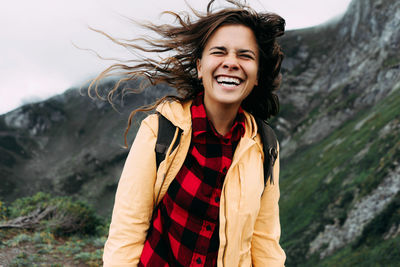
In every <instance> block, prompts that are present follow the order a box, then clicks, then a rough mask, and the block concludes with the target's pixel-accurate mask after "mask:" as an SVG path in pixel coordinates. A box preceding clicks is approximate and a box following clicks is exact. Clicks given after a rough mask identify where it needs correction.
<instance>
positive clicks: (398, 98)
mask: <svg viewBox="0 0 400 267" xmlns="http://www.w3.org/2000/svg"><path fill="white" fill-rule="evenodd" d="M349 97H352V96H349ZM399 113H400V88H397V90H394V91H393V92H392V93H391V94H390V95H389V96H387V97H386V98H385V99H384V100H383V101H381V102H380V103H379V104H377V105H376V106H374V107H371V108H369V109H365V110H363V111H361V112H359V113H358V114H356V115H355V116H354V118H352V119H351V120H348V121H347V122H346V123H344V124H343V125H342V126H341V127H340V128H338V129H337V130H335V131H334V132H333V133H332V134H331V135H330V136H328V137H327V138H325V139H324V140H322V141H320V142H318V143H316V144H313V145H311V146H307V147H303V148H301V149H299V150H298V151H296V153H295V154H294V155H292V156H291V157H289V158H288V159H286V160H284V161H283V162H282V172H281V177H282V178H281V202H280V207H281V221H282V233H283V234H282V242H283V246H284V248H285V249H286V251H287V252H288V262H287V264H288V266H295V265H299V264H301V263H303V264H304V262H307V259H306V256H307V255H308V251H309V245H310V242H311V241H312V240H313V239H314V238H315V237H316V235H317V234H318V233H319V232H321V231H322V230H323V228H324V226H325V225H327V224H334V223H335V222H336V220H339V223H340V224H343V223H344V221H345V220H346V218H347V214H348V211H349V209H350V208H352V207H353V205H354V203H355V202H356V201H357V200H359V199H361V198H362V197H364V196H366V195H368V194H369V193H370V192H371V191H372V190H373V189H374V188H376V187H377V186H378V185H379V184H380V183H381V181H382V180H383V179H384V178H385V177H386V176H387V174H388V172H389V171H390V170H392V169H393V168H394V167H395V165H396V164H398V163H396V161H395V159H399V158H400V140H399V138H398V137H399V136H400V127H399V125H400V122H399V118H398V114H399ZM398 197H399V196H397V197H396V199H398ZM396 199H395V201H396ZM394 220H395V222H393V223H397V224H399V223H400V219H399V217H394ZM386 230H387V229H386ZM364 235H366V234H364ZM374 238H375V239H379V240H377V242H378V241H379V244H380V246H368V245H365V246H364V245H363V246H358V247H352V246H347V247H346V248H345V249H344V250H343V251H341V252H339V254H340V255H341V254H343V255H346V257H347V260H348V262H352V260H353V258H352V257H354V259H356V258H357V257H360V256H359V254H358V253H357V252H363V253H365V252H366V251H368V253H369V254H368V255H375V254H374V252H376V251H375V249H376V250H379V249H384V248H385V247H386V245H388V244H392V243H393V242H394V243H397V247H399V245H400V244H399V241H400V240H399V238H398V237H397V238H394V239H389V240H386V241H385V242H383V240H382V239H383V237H382V235H378V236H375V237H374ZM381 243H382V244H381ZM339 254H338V255H339ZM378 254H379V253H377V255H378ZM330 259H331V260H329V259H326V260H324V261H322V262H321V264H323V265H321V266H337V265H335V261H334V260H333V259H334V258H330ZM392 260H393V261H392V263H395V262H398V258H396V257H394V258H393V259H392ZM312 262H313V265H308V266H315V263H316V261H315V256H314V257H313V260H312ZM307 264H309V263H306V265H307ZM329 264H332V265H329Z"/></svg>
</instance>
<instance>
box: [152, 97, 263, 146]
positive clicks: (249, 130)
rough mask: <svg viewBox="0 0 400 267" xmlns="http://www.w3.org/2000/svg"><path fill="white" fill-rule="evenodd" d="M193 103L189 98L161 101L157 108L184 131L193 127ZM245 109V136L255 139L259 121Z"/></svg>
mask: <svg viewBox="0 0 400 267" xmlns="http://www.w3.org/2000/svg"><path fill="white" fill-rule="evenodd" d="M191 105H192V100H188V101H186V102H184V103H182V104H181V103H180V102H178V101H165V102H163V103H161V104H160V105H159V106H158V107H157V108H156V110H157V111H158V112H159V113H161V114H162V115H163V116H164V117H165V118H167V119H168V120H169V121H171V123H172V124H173V125H175V126H177V127H179V128H181V129H182V130H183V131H184V132H186V131H188V130H190V128H191V127H192V119H191V113H190V106H191ZM243 111H244V115H245V129H246V131H245V133H244V136H243V138H250V139H254V138H255V137H256V135H257V123H256V121H255V119H254V117H253V116H252V115H251V114H250V113H248V112H246V111H245V110H243Z"/></svg>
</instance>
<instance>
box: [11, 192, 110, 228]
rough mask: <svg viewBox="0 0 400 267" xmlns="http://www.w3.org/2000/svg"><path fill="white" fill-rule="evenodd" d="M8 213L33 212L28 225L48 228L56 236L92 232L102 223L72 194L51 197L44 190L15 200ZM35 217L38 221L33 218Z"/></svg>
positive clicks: (14, 216) (24, 213)
mask: <svg viewBox="0 0 400 267" xmlns="http://www.w3.org/2000/svg"><path fill="white" fill-rule="evenodd" d="M44 211H47V212H46V213H44ZM41 212H42V213H41ZM9 213H10V218H17V217H20V216H31V215H32V216H33V218H32V225H31V227H27V228H35V229H39V230H45V231H49V232H50V233H52V234H54V235H55V236H67V235H71V234H83V235H94V234H97V232H98V231H99V230H100V229H102V228H103V225H104V222H103V220H102V219H100V218H99V217H98V216H97V215H96V212H95V211H94V209H93V208H92V207H91V206H89V205H88V204H87V203H85V202H83V201H79V200H73V199H72V198H71V197H52V196H51V195H50V194H46V193H43V192H39V193H37V194H35V195H34V196H32V197H24V198H20V199H17V200H16V201H14V202H13V203H12V204H11V205H10V207H9ZM36 214H38V215H37V216H36ZM35 216H36V217H35ZM38 218H40V222H39V223H37V222H36V221H35V219H38Z"/></svg>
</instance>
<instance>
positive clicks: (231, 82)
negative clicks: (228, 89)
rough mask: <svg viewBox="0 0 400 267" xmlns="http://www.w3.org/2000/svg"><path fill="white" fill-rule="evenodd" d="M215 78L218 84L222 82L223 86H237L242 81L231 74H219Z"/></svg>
mask: <svg viewBox="0 0 400 267" xmlns="http://www.w3.org/2000/svg"><path fill="white" fill-rule="evenodd" d="M215 79H216V81H217V82H218V83H219V84H222V85H225V86H237V85H239V84H241V83H242V80H241V79H240V78H237V77H232V76H224V75H220V76H217V77H216V78H215Z"/></svg>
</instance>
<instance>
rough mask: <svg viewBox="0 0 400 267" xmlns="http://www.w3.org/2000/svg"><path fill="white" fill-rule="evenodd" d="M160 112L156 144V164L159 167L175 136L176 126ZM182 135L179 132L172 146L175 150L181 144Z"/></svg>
mask: <svg viewBox="0 0 400 267" xmlns="http://www.w3.org/2000/svg"><path fill="white" fill-rule="evenodd" d="M157 114H158V134H157V142H156V146H155V152H156V164H157V165H156V166H157V169H158V167H159V166H160V163H161V162H162V161H163V160H164V159H165V155H166V153H167V151H168V148H169V146H170V145H171V142H172V139H173V138H174V134H175V130H176V126H175V125H173V124H172V123H171V122H170V121H169V120H168V119H167V118H165V117H164V116H163V115H161V114H160V113H157ZM180 138H181V135H180V134H178V137H177V140H176V142H175V143H174V146H173V147H172V150H171V151H173V150H174V149H175V148H176V147H177V146H178V144H179V141H180Z"/></svg>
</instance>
